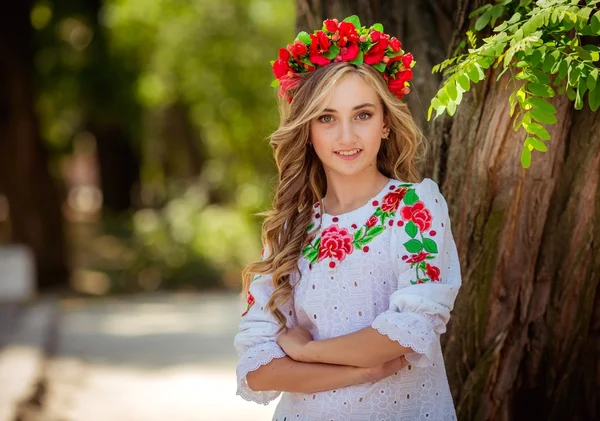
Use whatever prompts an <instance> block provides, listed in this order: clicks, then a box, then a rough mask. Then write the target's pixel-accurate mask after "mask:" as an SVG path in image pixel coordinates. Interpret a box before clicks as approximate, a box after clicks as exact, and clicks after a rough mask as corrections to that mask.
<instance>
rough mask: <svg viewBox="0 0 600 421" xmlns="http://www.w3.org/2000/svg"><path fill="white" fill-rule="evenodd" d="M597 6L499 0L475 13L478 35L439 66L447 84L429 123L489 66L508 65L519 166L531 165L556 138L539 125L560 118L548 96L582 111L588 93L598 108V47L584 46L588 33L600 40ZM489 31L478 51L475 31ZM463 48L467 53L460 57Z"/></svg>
mask: <svg viewBox="0 0 600 421" xmlns="http://www.w3.org/2000/svg"><path fill="white" fill-rule="evenodd" d="M599 4H600V0H585V1H579V0H538V1H535V2H534V1H533V0H495V1H494V2H491V3H490V4H486V5H484V6H483V7H481V8H479V9H477V10H475V11H473V12H472V13H471V15H470V18H475V17H476V16H477V19H476V21H475V24H474V28H473V30H470V31H468V32H467V34H466V39H465V41H463V42H462V43H461V45H459V47H458V49H457V52H455V54H454V56H453V57H451V58H449V59H448V60H446V61H444V62H443V63H440V64H438V65H436V66H434V68H433V72H442V71H443V72H444V74H445V76H446V79H445V82H444V83H443V86H442V87H441V88H440V90H439V91H438V92H437V94H436V95H435V97H434V98H433V99H432V101H431V105H430V107H429V112H428V119H431V116H432V112H433V111H434V110H435V112H436V114H435V117H434V118H437V117H438V116H439V115H441V114H442V113H444V112H447V113H448V115H453V114H454V113H455V112H456V107H457V105H458V104H460V102H461V101H462V96H463V93H464V92H467V91H469V89H470V85H471V82H473V83H478V82H480V81H482V80H483V79H485V71H486V70H487V69H489V68H490V67H492V66H493V68H497V67H498V66H502V72H500V74H499V75H498V77H497V79H496V80H499V79H500V77H501V76H502V75H503V74H504V73H505V72H507V71H509V72H510V76H511V77H510V86H512V89H513V91H512V92H511V94H510V97H509V102H510V114H511V116H514V128H515V130H518V129H519V128H521V127H522V128H523V129H524V130H525V132H526V133H527V138H526V139H525V143H524V146H523V152H522V155H521V164H522V165H523V167H525V168H527V167H529V165H530V164H531V151H533V150H534V149H535V150H537V151H540V152H545V151H546V145H545V143H544V141H547V140H549V139H550V135H549V133H548V131H547V130H546V129H545V128H544V127H543V126H542V125H541V124H554V123H556V121H557V119H556V116H555V114H556V109H555V108H554V106H552V105H551V104H550V103H549V102H548V101H547V99H548V98H552V97H554V96H555V95H557V94H562V93H565V92H566V93H567V95H568V97H569V99H571V100H572V101H574V107H575V109H577V110H581V109H582V108H583V107H584V102H585V96H586V94H587V103H588V106H589V107H590V109H591V110H592V111H596V110H598V108H600V86H599V84H598V83H597V82H598V72H599V70H598V66H597V62H598V61H599V60H600V47H599V46H598V45H597V44H598V43H597V42H596V44H593V43H589V42H588V43H585V44H584V43H583V41H582V37H584V36H585V37H597V36H600V10H599V6H598V5H599ZM498 22H500V23H498ZM488 26H489V27H492V28H493V32H494V34H493V35H491V36H489V37H487V38H483V39H482V41H483V44H482V45H480V46H477V37H476V35H475V32H477V31H481V30H483V29H484V28H486V27H488ZM586 39H587V38H586ZM592 39H596V38H592ZM465 48H466V50H467V52H466V53H462V54H459V53H458V52H459V51H461V50H463V49H465ZM549 75H552V76H549Z"/></svg>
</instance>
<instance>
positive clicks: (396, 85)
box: [388, 70, 412, 99]
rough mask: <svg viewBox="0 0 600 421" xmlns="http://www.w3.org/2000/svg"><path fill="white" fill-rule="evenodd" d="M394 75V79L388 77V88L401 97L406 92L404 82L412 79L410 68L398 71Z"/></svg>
mask: <svg viewBox="0 0 600 421" xmlns="http://www.w3.org/2000/svg"><path fill="white" fill-rule="evenodd" d="M396 76H397V77H396V78H394V79H388V89H389V90H390V91H391V92H392V93H393V94H394V95H396V96H397V97H398V98H399V99H402V96H403V95H404V94H405V93H407V92H405V90H406V89H407V86H406V82H408V81H409V80H411V79H412V70H405V71H404V72H399V73H398V74H397V75H396Z"/></svg>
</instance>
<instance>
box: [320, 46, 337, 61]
mask: <svg viewBox="0 0 600 421" xmlns="http://www.w3.org/2000/svg"><path fill="white" fill-rule="evenodd" d="M339 53H340V47H338V46H337V45H333V44H332V45H331V47H330V48H329V51H328V52H327V53H325V54H323V56H325V58H328V59H329V60H333V59H334V58H335V57H336V56H337V55H338V54H339Z"/></svg>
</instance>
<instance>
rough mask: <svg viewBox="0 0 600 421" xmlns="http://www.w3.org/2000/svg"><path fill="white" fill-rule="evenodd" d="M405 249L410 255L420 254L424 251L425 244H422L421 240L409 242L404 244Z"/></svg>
mask: <svg viewBox="0 0 600 421" xmlns="http://www.w3.org/2000/svg"><path fill="white" fill-rule="evenodd" d="M404 247H405V248H406V250H408V252H410V253H418V252H420V251H421V250H423V243H421V242H420V241H419V240H409V241H407V242H406V243H404Z"/></svg>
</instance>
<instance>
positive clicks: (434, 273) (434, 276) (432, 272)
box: [426, 263, 440, 282]
mask: <svg viewBox="0 0 600 421" xmlns="http://www.w3.org/2000/svg"><path fill="white" fill-rule="evenodd" d="M426 271H427V276H428V277H429V279H431V280H432V281H433V282H439V280H440V268H438V267H437V266H433V265H430V264H429V263H427V264H426Z"/></svg>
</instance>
